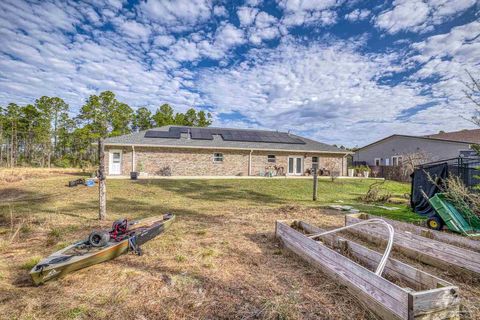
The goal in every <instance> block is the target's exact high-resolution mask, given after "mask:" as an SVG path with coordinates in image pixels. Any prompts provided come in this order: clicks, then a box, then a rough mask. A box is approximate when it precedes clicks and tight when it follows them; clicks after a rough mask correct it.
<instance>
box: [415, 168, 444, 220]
mask: <svg viewBox="0 0 480 320" xmlns="http://www.w3.org/2000/svg"><path fill="white" fill-rule="evenodd" d="M429 175H430V177H431V178H432V179H433V180H434V181H437V183H439V184H440V185H441V183H442V181H443V180H444V179H445V178H446V177H447V176H448V164H447V163H439V164H435V165H431V166H425V167H420V168H417V169H415V171H414V172H413V173H412V176H411V177H412V190H411V195H412V196H411V198H410V205H411V206H412V209H413V211H415V212H416V213H418V214H419V215H422V216H432V215H435V210H434V209H433V208H432V206H431V205H430V203H429V202H428V200H427V199H425V197H424V196H423V194H422V192H421V190H423V191H424V192H425V193H426V194H427V196H428V198H431V197H433V196H434V195H435V194H436V193H437V192H440V189H439V188H438V186H437V185H436V184H435V183H433V182H432V181H431V179H429V177H428V176H429Z"/></svg>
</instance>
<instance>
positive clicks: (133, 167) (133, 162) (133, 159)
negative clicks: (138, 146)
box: [132, 145, 136, 172]
mask: <svg viewBox="0 0 480 320" xmlns="http://www.w3.org/2000/svg"><path fill="white" fill-rule="evenodd" d="M135 160H136V159H135V146H134V145H132V172H135Z"/></svg>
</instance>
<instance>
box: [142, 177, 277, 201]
mask: <svg viewBox="0 0 480 320" xmlns="http://www.w3.org/2000/svg"><path fill="white" fill-rule="evenodd" d="M136 183H139V184H142V185H149V186H155V187H159V188H162V189H164V190H166V191H169V192H173V193H175V194H178V195H179V196H182V197H186V198H189V199H193V200H202V201H218V202H224V201H238V200H248V201H250V202H256V203H275V204H281V203H284V202H285V200H284V199H282V198H280V197H277V196H274V195H271V194H266V193H262V192H258V191H254V190H251V189H248V188H242V187H238V186H232V185H229V184H226V183H222V182H220V181H216V183H215V184H213V185H211V184H209V183H208V182H207V181H202V180H182V181H179V180H175V181H169V180H139V181H138V182H136Z"/></svg>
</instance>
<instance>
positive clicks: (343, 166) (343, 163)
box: [342, 154, 348, 177]
mask: <svg viewBox="0 0 480 320" xmlns="http://www.w3.org/2000/svg"><path fill="white" fill-rule="evenodd" d="M347 157H348V154H346V155H344V156H343V158H342V177H344V176H345V172H343V170H344V168H345V158H347Z"/></svg>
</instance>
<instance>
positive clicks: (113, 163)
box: [108, 150, 122, 175]
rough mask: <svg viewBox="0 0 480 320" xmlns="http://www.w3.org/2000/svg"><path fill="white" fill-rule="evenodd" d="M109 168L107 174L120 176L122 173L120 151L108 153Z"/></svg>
mask: <svg viewBox="0 0 480 320" xmlns="http://www.w3.org/2000/svg"><path fill="white" fill-rule="evenodd" d="M108 163H109V164H110V165H109V168H108V173H109V174H111V175H113V174H121V173H122V151H120V150H112V151H110V159H109V161H108Z"/></svg>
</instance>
